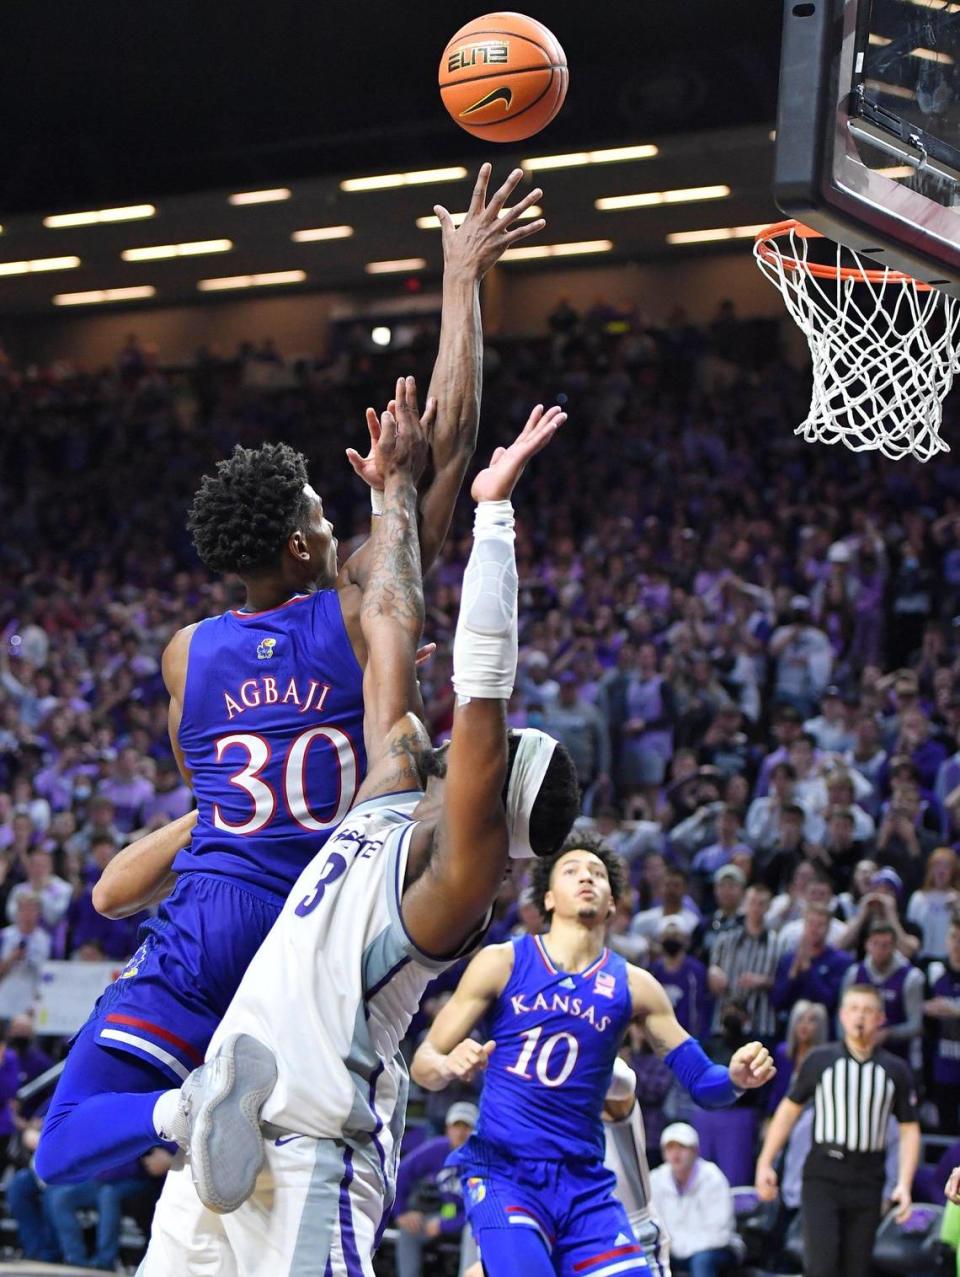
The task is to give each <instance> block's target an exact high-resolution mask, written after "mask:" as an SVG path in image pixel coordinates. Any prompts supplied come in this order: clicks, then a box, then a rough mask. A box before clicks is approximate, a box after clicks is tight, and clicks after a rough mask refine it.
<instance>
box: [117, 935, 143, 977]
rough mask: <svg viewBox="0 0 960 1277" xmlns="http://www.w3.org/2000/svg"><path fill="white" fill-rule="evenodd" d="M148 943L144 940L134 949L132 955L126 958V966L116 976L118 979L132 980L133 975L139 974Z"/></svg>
mask: <svg viewBox="0 0 960 1277" xmlns="http://www.w3.org/2000/svg"><path fill="white" fill-rule="evenodd" d="M148 944H149V941H147V940H144V942H143V944H142V945H141V946H140V948H139V949H138V950H137V951H136V953H135V954H134V955H133V957H132V958H130V959H128V961H127V964H126V966H125V967H124V968H123V970H122V971H121V972H120V974H119V975H118V976H117V979H118V980H132V979H133V977H134V976H135V975H138V974H139V972H140V968H141V967H142V966H143V962H144V959H145V958H146V956H147V947H148Z"/></svg>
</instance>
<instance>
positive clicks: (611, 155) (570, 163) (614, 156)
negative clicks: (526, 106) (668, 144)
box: [520, 144, 660, 169]
mask: <svg viewBox="0 0 960 1277" xmlns="http://www.w3.org/2000/svg"><path fill="white" fill-rule="evenodd" d="M659 153H660V151H659V147H656V146H651V145H649V144H644V145H642V146H613V147H607V148H606V150H603V151H569V152H567V154H565V155H536V156H534V157H533V158H531V159H528V160H521V161H520V165H521V167H522V168H525V169H554V168H581V167H582V166H583V165H584V164H617V163H620V162H622V161H623V160H650V159H653V157H654V156H655V155H659Z"/></svg>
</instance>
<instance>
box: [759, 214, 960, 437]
mask: <svg viewBox="0 0 960 1277" xmlns="http://www.w3.org/2000/svg"><path fill="white" fill-rule="evenodd" d="M815 240H816V241H820V243H822V244H824V245H830V244H831V243H832V241H830V240H826V239H824V237H823V236H822V235H820V234H819V232H817V231H813V230H810V228H809V227H806V226H803V225H802V224H801V223H800V222H797V221H785V222H778V223H776V224H775V225H773V226H768V227H766V228H765V229H764V230H762V231H760V232H759V234H758V235H757V236H756V242H755V244H754V257H755V258H756V261H757V265H758V266H759V267H760V269H761V271H763V273H764V275H766V277H767V278H768V279H769V280H770V282H771V283H772V284H773V285H774V286H775V287H776V288H778V289H779V290H780V293H781V294H782V296H783V299H784V301H785V302H786V305H787V310H788V311H789V312H790V315H791V316H792V317H793V319H794V321H795V322H796V324H797V326H798V328H799V329H800V331H801V332H802V333H803V335H804V337H806V339H807V345H808V346H809V348H810V357H811V360H812V365H813V393H812V396H811V401H810V412H809V413H808V415H807V418H806V420H805V421H804V422H803V423H802V424H801V425H800V426H798V427H797V431H796V433H797V434H799V435H802V436H803V438H804V439H805V440H807V442H809V443H813V442H818V443H843V444H845V445H846V446H847V447H848V448H850V449H852V450H853V451H854V452H863V451H868V450H876V451H879V452H882V453H883V455H884V456H886V457H889V458H891V460H894V461H899V460H901V459H902V458H904V457H915V458H917V460H919V461H929V460H930V458H931V457H935V456H936V455H937V454H938V453H940V452H949V450H950V448H949V445H948V444H947V443H946V442H945V441H944V440H943V439H942V438H941V436H940V427H941V424H942V421H943V400H944V398H945V397H946V395H947V393H948V391H949V390H950V387H951V386H952V385H953V379H954V376H955V375H956V373H957V371H958V369H960V304H958V301H957V299H956V298H954V297H950V296H948V295H947V294H946V293H943V292H941V291H939V290H938V289H937V288H934V287H932V286H931V285H930V284H925V283H922V282H921V281H920V280H916V279H914V278H913V277H912V276H910V275H903V274H901V273H899V272H898V271H894V270H889V269H886V268H883V267H878V268H873V267H868V266H866V265H865V264H864V259H863V258H862V257H861V256H860V255H859V254H858V253H856V252H854V250H853V249H850V248H847V247H845V246H844V245H842V244H834V245H833V248H834V249H835V253H834V254H833V257H834V260H832V261H828V262H819V261H811V260H810V256H809V249H810V243H811V241H815Z"/></svg>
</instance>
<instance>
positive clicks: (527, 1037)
mask: <svg viewBox="0 0 960 1277" xmlns="http://www.w3.org/2000/svg"><path fill="white" fill-rule="evenodd" d="M542 1033H543V1026H542V1025H541V1026H540V1027H538V1028H536V1029H527V1030H526V1032H525V1033H521V1034H520V1036H521V1037H522V1038H523V1039H524V1043H523V1050H522V1051H521V1052H520V1055H519V1056H518V1057H517V1062H516V1064H511V1065H510V1067H509V1068H508V1069H507V1072H508V1073H514V1074H516V1076H517V1077H522V1078H524V1079H525V1080H526V1081H527V1082H529V1081H530V1080H531V1077H530V1073H529V1072H528V1070H529V1068H530V1064H531V1062H532V1060H533V1056H534V1052H536V1056H537V1062H536V1064H535V1065H534V1071H535V1072H536V1075H537V1079H538V1081H540V1082H542V1083H543V1085H544V1086H563V1084H564V1082H566V1080H567V1078H568V1077H569V1076H570V1074H571V1073H572V1072H573V1066H574V1065H575V1064H576V1062H577V1056H578V1055H579V1054H580V1043H579V1042H578V1041H577V1039H576V1038H575V1037H574V1036H573V1034H572V1033H553V1034H551V1035H550V1037H548V1038H547V1039H546V1041H545V1042H544V1043H543V1045H542V1046H540V1036H541V1034H542ZM561 1043H563V1045H564V1046H565V1047H566V1051H567V1053H566V1058H565V1059H564V1061H563V1063H562V1064H561V1066H560V1069H559V1072H557V1073H555V1074H554V1075H553V1076H552V1077H551V1075H550V1058H551V1056H552V1055H553V1052H554V1048H556V1047H558V1046H560V1044H561ZM538 1046H539V1047H540V1049H539V1050H537V1047H538Z"/></svg>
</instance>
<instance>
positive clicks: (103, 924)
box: [67, 835, 149, 959]
mask: <svg viewBox="0 0 960 1277" xmlns="http://www.w3.org/2000/svg"><path fill="white" fill-rule="evenodd" d="M116 854H117V848H116V845H115V844H114V842H113V840H112V839H111V838H109V837H104V836H102V835H101V836H100V837H98V838H95V839H94V840H93V842H92V843H91V846H90V859H91V864H90V866H89V869H88V872H87V873H86V874H85V877H86V879H87V882H86V884H85V886H84V888H83V890H82V891H81V892H80V894H79V895H78V896H76V897H75V898H74V900H73V902H72V904H71V905H70V911H69V913H68V915H67V923H68V927H69V952H70V955H71V957H72V956H75V955H76V956H85V955H79V954H78V953H77V951H78V950H83V949H85V947H86V946H89V945H96V947H97V950H98V952H99V955H100V956H102V957H105V958H118V959H119V958H128V957H129V956H130V954H131V953H133V951H134V949H136V947H137V945H136V936H137V931H138V929H139V927H140V924H141V923H142V922H145V921H146V920H147V918H148V917H149V914H148V913H147V912H146V911H142V912H140V913H135V914H132V915H131V916H130V917H129V918H116V919H114V918H105V917H104V916H103V915H102V914H100V913H98V912H97V910H96V909H95V908H94V904H93V889H94V887H95V886H96V883H97V880H98V879H99V877H100V875H101V874H102V873H103V871H104V869H106V867H107V865H108V864H109V863H110V861H111V860H112V859H113V857H114V856H115V855H116Z"/></svg>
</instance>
